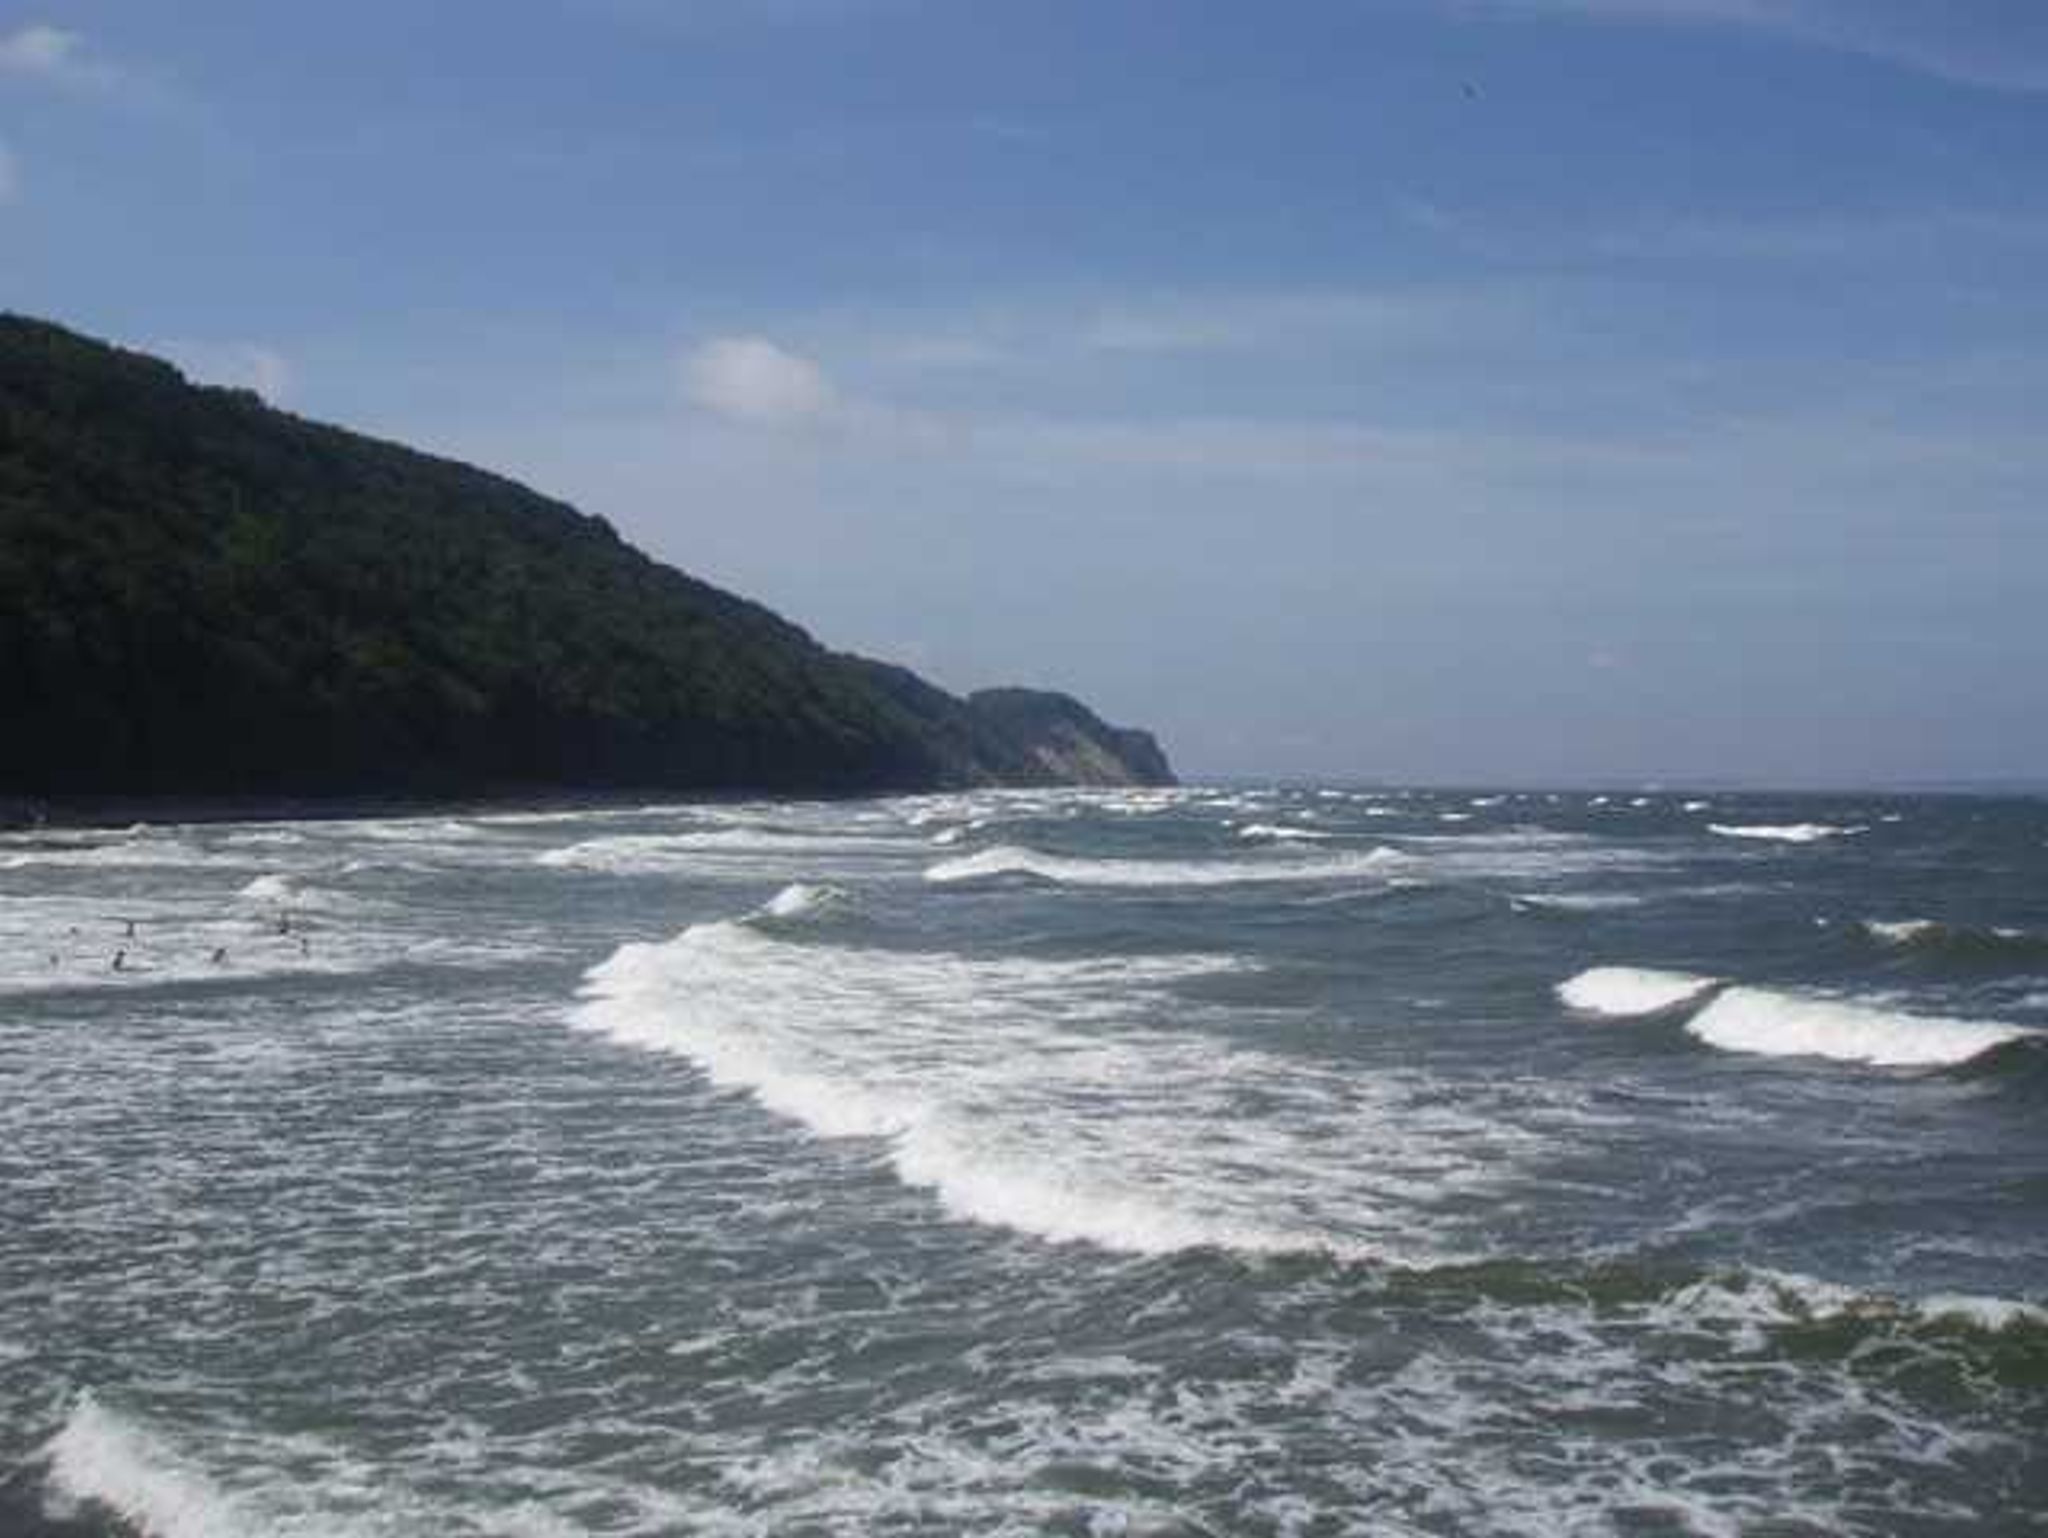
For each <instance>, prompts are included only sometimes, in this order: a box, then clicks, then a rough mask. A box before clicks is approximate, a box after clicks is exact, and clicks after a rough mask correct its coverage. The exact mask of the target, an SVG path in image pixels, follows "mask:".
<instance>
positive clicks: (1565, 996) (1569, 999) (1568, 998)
mask: <svg viewBox="0 0 2048 1538" xmlns="http://www.w3.org/2000/svg"><path fill="white" fill-rule="evenodd" d="M1718 982H1719V980H1718V979H1717V978H1712V977H1703V976H1701V975H1699V974H1698V973H1695V972H1664V971H1658V970H1657V969H1655V968H1652V967H1591V968H1588V969H1587V970H1586V971H1584V972H1581V973H1579V974H1578V975H1577V976H1576V977H1570V978H1567V979H1565V981H1563V982H1561V983H1559V984H1558V985H1557V996H1558V997H1559V998H1560V999H1562V1000H1564V1002H1565V1003H1566V1004H1567V1005H1568V1006H1570V1007H1571V1008H1573V1009H1576V1010H1579V1011H1581V1012H1583V1013H1585V1014H1589V1015H1606V1016H1608V1017H1610V1018H1613V1019H1630V1018H1633V1017H1636V1016H1640V1015H1655V1014H1661V1013H1662V1012H1663V1011H1665V1010H1667V1009H1675V1008H1677V1007H1678V1006H1679V1005H1681V1004H1685V1003H1689V1002H1690V1001H1692V1000H1693V999H1696V998H1698V997H1699V996H1700V995H1701V994H1703V993H1705V992H1706V991H1707V990H1708V989H1710V988H1713V987H1715V986H1717V984H1718Z"/></svg>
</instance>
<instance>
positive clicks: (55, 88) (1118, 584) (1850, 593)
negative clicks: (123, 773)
mask: <svg viewBox="0 0 2048 1538" xmlns="http://www.w3.org/2000/svg"><path fill="white" fill-rule="evenodd" d="M2044 164H2048V9H2043V8H2040V7H2033V6H2027V5H2023V4H2016V3H1998V0H1986V3H1959V4H1955V5H1952V6H1942V7H1929V6H1926V5H1921V4H1915V3H1913V0H1866V3H1852V0H1355V3H1342V0H1317V3H1303V4H1300V5H1297V6H1292V7H1289V8H1286V9H1285V10H1284V11H1282V12H1277V13H1275V12H1261V13H1258V14H1255V13H1254V12H1253V11H1252V10H1251V9H1250V8H1246V9H1243V10H1237V9H1228V8H1219V7H1197V6H1180V7H1174V6H1144V5H1135V4H1110V5H1079V4H1070V3H1056V4H1048V5H1042V6H1031V7H1024V6H995V7H987V8H974V9H972V10H971V11H970V10H969V9H968V8H964V7H960V8H951V7H944V6H939V5H936V4H926V3H916V0H704V3H700V4H689V5H685V4H668V3H661V0H591V3H584V4H569V3H550V4H538V3H536V4H531V5H524V6H520V7H516V8H508V7H484V6H481V5H451V6H445V7H435V8H433V13H432V14H431V15H421V14H417V13H416V11H415V10H414V9H411V8H405V7H399V6H394V5H390V4H388V3H373V4H366V5H363V6H358V7H354V8H351V9H350V10H348V11H347V12H346V13H345V14H344V13H340V12H336V13H312V12H304V11H294V12H293V13H292V14H284V13H282V12H281V11H280V10H279V9H278V8H274V7H263V6H258V5H254V4H249V3H241V0H235V3H226V4H220V5H215V6H209V7H207V8H206V9H205V12H204V14H199V15H195V14H186V13H183V12H180V11H174V10H172V9H170V8H158V7H149V6H143V5H140V4H137V3H134V0H105V3H80V4H74V5H64V6H56V5H52V6H47V7H33V8H30V9H29V10H27V11H19V10H17V11H14V12H11V13H9V15H8V16H6V17H0V306H4V307H7V308H12V309H16V310H21V311H25V312H28V313H33V314H38V315H45V316H48V317H50V318H51V319H54V320H57V321H59V322H61V323H63V324H66V325H71V326H75V327H77V328H79V329H81V330H85V331H88V332H92V333H95V334H98V335H105V336H108V337H111V338H113V339H115V340H118V341H120V342H123V343H125V344H127V345H132V346H136V347H141V348H144V349H147V350H150V351H157V352H162V353H166V354H168V355H169V356H172V357H173V358H175V359H177V360H178V361H179V362H180V363H181V365H182V366H184V367H185V368H187V370H188V371H189V372H191V373H193V374H194V375H195V376H196V377H199V378H203V379H207V380H211V381H214V382H221V383H233V384H241V385H246V386H249V387H251V388H254V389H257V390H259V391H261V392H262V393H263V394H264V395H265V396H266V397H267V398H269V399H271V400H272V401H273V402H275V403H277V404H280V405H282V406H285V407H287V408H289V409H291V410H293V411H297V412H300V413H302V414H304V415H307V416H312V417H317V418H322V419H327V420H332V421H336V422H339V423H341V424H343V425H346V426H350V427H353V428H357V429H360V430H363V431H367V432H373V433H376V434H378V435H380V436H385V437H390V438H395V439H398V440H400V441H403V442H407V443H410V444H413V445H415V446H418V447H420V448H423V449H427V450H430V451H433V452H437V453H444V454H449V455H453V456H456V457H459V458H462V459H466V460H469V461H472V462H474V463H477V464H480V465H483V466H486V467H488V468H491V469H494V470H498V471H501V472H503V473H505V474H508V475H512V476H515V477H517V478H519V479H522V480H525V481H527V482H529V483H531V484H533V485H534V486H536V487H537V488H538V489H540V490H542V491H544V492H547V493H549V494H551V495H554V496H558V497H561V498H563V499H564V500H567V501H570V502H573V503H575V504H576V505H578V506H579V507H581V508H582V509H584V510H585V511H587V512H591V513H595V514H599V515H601V516H604V517H605V518H607V519H609V520H610V521H611V522H612V523H613V524H614V525H615V526H616V527H617V528H618V529H619V531H620V532H621V534H622V535H624V536H625V537H626V538H628V539H630V540H632V541H633V542H634V543H636V544H639V545H641V546H642V547H643V548H645V549H647V550H649V551H650V552H651V553H653V554H655V555H656V556H658V557H660V558H661V559H664V560H667V561H670V562H672V563H674V564H676V565H679V566H681V567H682V568H684V569H685V570H688V571H690V572H692V573H693V574H695V575H698V576H701V577H703V578H705V579H706V580H709V581H712V582H716V583H719V584H720V585H722V586H726V587H729V588H732V589H734V590H736V591H738V592H740V593H743V594H745V595H746V596H748V597H750V598H754V599H757V600H759V601H761V602H763V603H766V604H768V605H770V606H771V607H773V608H775V609H777V610H778V611H779V612H781V613H783V614H784V615H786V616H787V617H788V618H790V619H792V620H794V621H795V622H796V623H798V624H801V625H803V626H804V627H805V628H806V629H808V630H810V631H811V632H812V633H813V634H814V635H816V636H818V637H819V638H820V639H821V640H823V641H825V642H826V643H827V644H829V645H832V646H835V647H839V648H844V649H848V650H856V651H861V652H866V653H870V654H873V655H878V656H882V657H887V658H889V659H891V660H895V661H901V662H904V663H906V664H908V665H910V666H913V667H915V668H917V669H919V670H920V671H921V672H924V673H925V674H926V675H927V676H929V677H931V678H932V679H934V680H935V681H936V682H939V683H942V684H944V685H946V686H948V687H950V688H955V689H959V690H963V691H965V690H970V689H974V688H979V687H984V686H988V685H992V684H999V683H1022V684H1034V685H1042V686H1047V687H1054V688H1060V689H1066V690H1069V691H1071V692H1073V693H1075V694H1077V695H1079V696H1080V697H1082V698H1083V699H1085V700H1086V701H1087V702H1088V703H1089V704H1090V705H1092V706H1093V707H1095V708H1096V709H1097V710H1099V711H1100V712H1101V713H1102V714H1104V715H1105V716H1107V717H1109V718H1111V719H1112V720H1116V721H1118V722H1121V723H1127V724H1133V725H1142V726H1146V727H1149V728H1151V729H1153V730H1154V731H1156V732H1157V733H1158V734H1159V736H1160V738H1161V739H1162V741H1163V743H1164V744H1165V746H1166V748H1167V750H1168V751H1169V753H1170V754H1172V756H1173V758H1174V761H1175V765H1176V767H1177V768H1179V769H1180V770H1181V772H1182V773H1183V774H1184V775H1186V776H1188V777H1190V778H1197V779H1204V778H1207V779H1215V778H1224V779H1231V780H1258V779H1273V780H1298V779H1303V778H1316V777H1325V778H1340V779H1345V780H1351V781H1359V782H1376V783H1401V782H1407V783H1428V784H1437V785H1453V784H1470V785H1474V786H1499V785H1517V786H1541V787H1551V786H1557V785H1565V784H1570V785H1588V786H1590V785H1613V786H1640V785H1643V784H1645V783H1649V782H1663V783H1666V784H1669V785H1672V786H1705V785H1710V784H1715V783H1719V784H1725V785H1730V786H1734V785H1743V786H1771V787H1783V788H1805V787H1821V786H1835V787H1850V786H1859V787H1872V788H1875V787H1878V786H1884V785H1918V786H1936V787H1940V786H1948V787H1958V788H1960V787H1964V786H1967V785H1971V784H1975V785H1985V786H1994V785H1995V786H2004V787H2008V788H2027V789H2037V788H2039V787H2040V786H2041V785H2042V784H2043V783H2044V782H2048V681H2044V680H2048V667H2044V664H2048V627H2044V625H2043V623H2042V614H2043V613H2044V612H2048V521H2044V518H2043V510H2044V503H2048V433H2044V432H2043V427H2044V425H2048V424H2044V423H2043V421H2042V416H2043V411H2042V406H2041V402H2043V401H2048V377H2044V376H2048V364H2044V361H2043V360H2044V351H2043V347H2042V343H2043V341H2044V340H2048V281H2044V278H2043V276H2042V274H2043V273H2044V271H2048V264H2044V261H2043V257H2044V255H2048V187H2044V184H2043V178H2042V174H2041V167H2042V166H2043V165H2044Z"/></svg>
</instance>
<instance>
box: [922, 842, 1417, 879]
mask: <svg viewBox="0 0 2048 1538" xmlns="http://www.w3.org/2000/svg"><path fill="white" fill-rule="evenodd" d="M1410 858H1411V857H1410V856H1407V855H1404V854H1402V853H1401V852H1400V851H1399V850H1395V849H1387V848H1377V849H1370V850H1363V851H1359V852H1357V853H1345V854H1341V855H1328V856H1320V857H1316V858H1289V859H1286V860H1276V859H1259V860H1114V859H1110V860H1090V859H1081V858H1078V857H1074V856H1067V855H1051V854H1041V853H1039V852H1038V851H1037V850H1035V849H1024V848H1021V847H1019V846H1017V845H1014V844H999V845H997V846H996V847H994V848H992V849H983V850H979V851H977V852H976V853H974V854H970V855H962V856H960V857H958V858H957V859H951V860H941V861H940V862H939V863H938V864H936V865H933V866H931V867H930V868H929V869H927V870H926V871H925V873H924V878H925V880H927V881H933V882H940V883H945V882H956V881H978V880H986V879H988V878H990V877H994V876H1036V877H1038V878H1039V879H1040V880H1044V881H1052V882H1057V883H1058V884H1060V885H1062V886H1088V887H1169V886H1233V885H1238V884H1240V883H1246V882H1264V881H1340V880H1347V879H1353V878H1356V877H1359V876H1368V875H1385V874H1386V873H1387V872H1389V871H1390V870H1393V869H1397V868H1398V867H1400V866H1402V865H1404V864H1406V863H1408V861H1409V859H1410Z"/></svg>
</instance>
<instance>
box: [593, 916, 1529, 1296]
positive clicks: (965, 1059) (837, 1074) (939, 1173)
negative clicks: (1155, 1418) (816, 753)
mask: <svg viewBox="0 0 2048 1538" xmlns="http://www.w3.org/2000/svg"><path fill="white" fill-rule="evenodd" d="M1245 965H1246V964H1245V963H1243V962H1241V961H1238V960H1235V959H1233V958H1229V957H1214V956H1146V957H1128V958H1121V959H1117V960H1113V961H1112V960H1085V961H1083V960H1044V959H1024V958H1016V957H1004V958H976V957H965V956H957V955H934V954H930V953H908V952H899V951H890V950H886V949H880V948H866V947H853V946H839V945H825V944H807V943H798V942H795V941H792V940H787V939H782V938H778V937H777V936H776V935H775V934H773V933H770V932H767V931H764V930H763V929H762V928H760V927H759V926H758V925H757V924H754V923H746V922H742V923H734V922H717V923H708V924H699V925H695V926H693V927H691V928H689V929H686V930H684V931H683V932H682V933H681V934H679V935H677V936H676V937H675V938H674V939H672V940H669V941H666V942H663V943H660V944H629V945H623V946H621V947H619V949H618V950H617V951H615V952H614V953H613V954H612V956H611V957H610V958H609V959H607V960H606V961H604V962H602V963H601V964H599V965H598V966H596V967H594V968H592V969H591V970H590V972H589V973H588V974H586V978H585V984H584V988H583V994H582V1002H581V1004H580V1005H579V1007H578V1008H577V1009H576V1010H575V1012H574V1014H573V1016H572V1023H573V1024H574V1025H576V1026H577V1027H578V1028H580V1029H583V1030H586V1031H591V1032H594V1033H598V1034H601V1035H603V1036H606V1037H608V1038H610V1039H611V1040H613V1041H616V1042H619V1043H622V1044H625V1045H629V1046H633V1047H637V1048H642V1049H646V1050H651V1051H656V1052H663V1053H672V1054H675V1055H678V1056H681V1057H684V1058H687V1059H688V1060H689V1061H691V1062H692V1063H694V1064H696V1065H697V1066H698V1067H699V1068H701V1069H702V1070H703V1071H704V1073H705V1074H706V1075H707V1077H708V1078H709V1079H710V1080H711V1082H713V1083H714V1084H716V1085H719V1086H721V1087H723V1088H727V1089H732V1090H737V1091H743V1092H745V1093H746V1094H748V1095H750V1096H751V1097H752V1098H753V1099H754V1100H755V1101H757V1102H758V1103H759V1104H760V1105H762V1106H763V1107H764V1108H766V1109H767V1110H769V1111H772V1112H774V1113H775V1114H777V1115H779V1116H783V1117H786V1118H788V1119H790V1120H792V1121H795V1122H797V1123H799V1124H800V1125H802V1126H803V1127H804V1128H806V1129H807V1130H808V1131H809V1132H811V1133H812V1134H814V1135H816V1136H818V1137H821V1138H828V1139H839V1138H861V1139H875V1140H879V1141H880V1142H882V1143H883V1144H884V1146H885V1148H886V1159H887V1163H888V1166H889V1168H890V1169H891V1171H892V1172H893V1174H894V1175H895V1177H896V1178H897V1179H898V1180H899V1181H900V1182H901V1183H902V1184H904V1185H905V1186H908V1187H912V1188H915V1189H918V1190H923V1191H928V1192H930V1193H931V1194H932V1195H933V1196H934V1197H935V1198H936V1199H937V1201H938V1202H939V1203H940V1205H941V1206H942V1207H943V1208H944V1209H945V1210H946V1211H948V1212H949V1213H951V1214H952V1215H953V1216H954V1217H956V1218H960V1219H964V1220H967V1221H970V1222H975V1223H980V1224H985V1225H988V1226H991V1227H998V1228H1006V1229H1010V1230H1013V1231H1016V1232H1019V1233H1024V1234H1029V1235H1032V1236H1035V1237H1037V1238H1040V1239H1044V1240H1049V1241H1052V1242H1055V1243H1066V1242H1075V1241H1079V1242H1085V1243H1089V1244H1093V1245H1096V1246H1098V1247H1100V1248H1104V1249H1108V1250H1114V1251H1122V1252H1125V1253H1131V1254H1146V1255H1154V1254H1163V1253H1169V1252H1174V1251H1180V1250H1189V1249H1201V1248H1218V1249H1225V1250H1231V1251H1236V1252H1240V1253H1245V1254H1258V1255H1273V1254H1290V1253H1324V1254H1330V1255H1336V1256H1340V1257H1343V1258H1346V1259H1356V1260H1368V1259H1369V1260H1379V1261H1397V1262H1399V1261H1408V1260H1417V1261H1419V1260H1423V1259H1432V1260H1434V1259H1441V1258H1444V1257H1445V1256H1446V1255H1447V1254H1448V1253H1449V1247H1448V1245H1447V1243H1446V1242H1445V1241H1444V1239H1443V1237H1442V1236H1441V1235H1439V1234H1438V1233H1437V1232H1436V1229H1437V1227H1438V1222H1437V1220H1436V1218H1435V1217H1434V1204H1435V1203H1437V1202H1439V1201H1441V1200H1443V1199H1445V1198H1446V1197H1448V1196H1451V1195H1454V1194H1456V1193H1458V1192H1461V1191H1469V1190H1474V1189H1481V1188H1486V1189H1490V1188H1492V1187H1493V1186H1494V1185H1496V1184H1497V1183H1498V1182H1499V1181H1501V1180H1502V1179H1504V1178H1506V1177H1507V1176H1508V1174H1509V1173H1510V1172H1511V1171H1512V1170H1513V1169H1514V1168H1515V1167H1516V1164H1517V1159H1516V1155H1517V1154H1518V1153H1519V1151H1520V1150H1521V1149H1522V1148H1523V1147H1524V1146H1525V1144H1526V1143H1527V1142H1528V1141H1529V1138H1530V1137H1531V1136H1532V1135H1530V1134H1526V1133H1523V1132H1522V1131H1520V1130H1519V1129H1516V1128H1514V1127H1510V1126H1507V1125H1505V1124H1502V1123H1500V1122H1498V1121H1496V1120H1492V1119H1489V1118H1488V1117H1486V1116H1484V1115H1482V1114H1481V1113H1480V1112H1478V1111H1476V1110H1473V1109H1470V1108H1461V1107H1457V1106H1452V1105H1448V1104H1444V1103H1441V1102H1442V1097H1441V1096H1439V1095H1436V1094H1434V1093H1433V1091H1432V1089H1431V1088H1430V1086H1428V1085H1427V1084H1418V1083H1416V1082H1414V1081H1411V1080H1403V1079H1400V1078H1397V1077H1392V1076H1380V1077H1375V1078H1373V1079H1361V1078H1359V1077H1357V1076H1354V1075H1343V1074H1337V1073H1334V1072H1328V1071H1319V1070H1316V1069H1314V1068H1312V1067H1310V1068H1304V1066H1303V1065H1302V1064H1301V1063H1300V1062H1299V1061H1294V1060H1288V1059H1283V1058H1277V1057H1273V1056H1269V1055H1267V1054H1264V1053H1262V1052H1258V1051H1252V1050H1247V1049H1244V1048H1238V1047H1232V1046H1230V1045H1228V1044H1226V1043H1223V1042H1221V1041H1220V1040H1217V1039H1214V1038H1209V1037H1204V1036H1202V1035H1199V1034H1190V1033H1187V1032H1185V1031H1169V1030H1167V1029H1165V1028H1164V1025H1163V1022H1166V1021H1169V1020H1170V1021H1173V1022H1175V1023H1176V1024H1183V1023H1185V1022H1186V1021H1187V1020H1188V1019H1189V1018H1190V1017H1191V1016H1193V1015H1196V1014H1198V1013H1199V1009H1200V1006H1199V1005H1198V1004H1197V1003H1195V1002H1194V1001H1193V1000H1192V999H1190V998H1189V997H1188V996H1187V995H1185V994H1184V993H1180V992H1178V991H1177V989H1178V987H1179V985H1180V984H1182V983H1184V982H1187V981H1189V980H1192V979H1196V978H1201V977H1204V976H1213V975H1216V974H1219V973H1227V972H1233V971H1242V970H1244V969H1245ZM1105 1023H1114V1025H1115V1026H1116V1030H1115V1031H1114V1032H1105V1031H1103V1030H1101V1029H1100V1027H1101V1026H1102V1025H1103V1024H1105ZM1253 1105H1256V1107H1257V1109H1256V1110H1253V1109H1250V1107H1251V1106H1253ZM1376 1149H1377V1150H1380V1151H1381V1157H1380V1159H1379V1160H1378V1161H1377V1162H1376V1161H1375V1159H1374V1157H1373V1150H1376Z"/></svg>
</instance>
